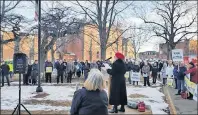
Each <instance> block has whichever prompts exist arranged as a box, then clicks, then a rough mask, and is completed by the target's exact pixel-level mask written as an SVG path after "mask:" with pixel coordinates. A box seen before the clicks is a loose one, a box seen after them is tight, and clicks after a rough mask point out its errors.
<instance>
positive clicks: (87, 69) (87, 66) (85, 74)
mask: <svg viewBox="0 0 198 115" xmlns="http://www.w3.org/2000/svg"><path fill="white" fill-rule="evenodd" d="M89 71H90V64H89V63H88V60H86V62H85V66H84V78H85V80H86V79H87V77H88V73H89Z"/></svg>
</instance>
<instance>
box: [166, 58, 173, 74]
mask: <svg viewBox="0 0 198 115" xmlns="http://www.w3.org/2000/svg"><path fill="white" fill-rule="evenodd" d="M173 69H174V66H173V62H172V61H171V60H170V61H169V62H168V66H167V69H166V75H167V76H168V77H170V78H173Z"/></svg>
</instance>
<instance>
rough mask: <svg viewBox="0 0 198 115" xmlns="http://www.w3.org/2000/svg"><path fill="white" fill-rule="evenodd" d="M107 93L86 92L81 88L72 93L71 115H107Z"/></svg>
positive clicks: (97, 91)
mask: <svg viewBox="0 0 198 115" xmlns="http://www.w3.org/2000/svg"><path fill="white" fill-rule="evenodd" d="M107 107H108V97H107V93H106V92H105V91H104V90H102V91H99V90H96V91H88V90H86V88H84V87H83V88H82V89H80V90H78V91H76V92H75V93H74V97H73V100H72V105H71V110H70V114H71V115H107V114H108V108H107Z"/></svg>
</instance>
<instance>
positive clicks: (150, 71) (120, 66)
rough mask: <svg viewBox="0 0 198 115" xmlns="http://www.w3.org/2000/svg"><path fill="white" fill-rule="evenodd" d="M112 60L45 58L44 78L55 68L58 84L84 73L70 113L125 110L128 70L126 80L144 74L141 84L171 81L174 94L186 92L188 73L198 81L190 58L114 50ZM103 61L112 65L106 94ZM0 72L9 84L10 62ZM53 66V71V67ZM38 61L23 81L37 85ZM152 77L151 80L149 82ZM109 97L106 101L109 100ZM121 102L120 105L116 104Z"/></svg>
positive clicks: (2, 66)
mask: <svg viewBox="0 0 198 115" xmlns="http://www.w3.org/2000/svg"><path fill="white" fill-rule="evenodd" d="M114 59H115V60H114V61H113V63H110V61H109V60H105V61H97V62H95V63H89V62H88V61H87V60H86V61H85V62H79V61H77V60H75V61H74V62H67V61H66V60H56V61H55V62H54V63H52V62H51V61H50V60H47V61H46V62H45V64H44V73H45V75H44V76H45V82H46V83H51V82H52V74H53V73H54V72H55V73H56V74H55V75H56V80H57V84H58V83H59V82H61V83H63V81H64V80H63V79H64V78H66V81H67V83H71V81H72V78H73V77H77V78H80V77H81V76H83V77H84V81H85V82H84V87H83V88H82V89H79V90H77V91H76V92H75V94H74V97H73V100H72V106H71V111H70V113H71V114H96V113H97V114H107V113H108V109H107V106H108V103H109V104H110V105H114V106H113V109H112V110H111V111H109V112H110V113H118V111H120V112H125V108H124V106H125V105H127V90H126V78H125V74H126V72H129V78H128V82H129V84H133V85H135V84H136V85H138V81H131V77H132V74H131V73H132V72H136V73H140V75H141V76H142V77H143V82H144V86H147V85H148V86H151V85H152V84H156V82H157V79H158V80H159V81H162V84H163V85H164V86H165V85H167V79H168V80H170V79H172V81H174V82H175V83H174V84H175V89H177V90H178V92H177V93H176V95H180V94H181V93H182V92H185V91H186V90H187V89H186V88H185V76H186V75H187V74H189V75H190V81H191V82H194V83H196V84H197V83H198V74H197V65H195V64H194V63H192V62H190V63H189V64H184V63H183V62H173V61H171V60H169V61H167V60H166V61H162V60H158V61H149V60H144V61H134V60H133V59H125V57H124V55H123V54H121V53H119V52H118V53H116V54H115V57H114ZM103 63H108V64H109V65H110V66H111V69H107V70H106V72H107V73H108V74H109V75H110V77H111V84H110V95H109V98H108V97H107V94H106V92H105V91H104V89H105V81H104V76H103V74H102V73H101V69H102V67H104V64H103ZM0 68H1V74H2V86H4V78H6V79H7V82H8V86H10V83H9V75H11V74H10V66H9V65H8V64H6V63H5V62H4V61H3V63H2V65H1V67H0ZM55 70H56V71H55ZM38 74H39V72H38V61H37V60H35V61H34V63H33V64H29V65H28V70H27V73H26V74H24V75H23V80H24V81H23V82H24V85H28V84H29V83H31V84H32V85H36V83H37V77H38ZM150 78H152V84H151V83H150ZM192 98H193V94H191V93H190V95H189V97H188V99H192ZM108 100H109V101H108ZM119 105H121V108H120V109H118V108H117V107H118V106H119Z"/></svg>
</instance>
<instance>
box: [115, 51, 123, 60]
mask: <svg viewBox="0 0 198 115" xmlns="http://www.w3.org/2000/svg"><path fill="white" fill-rule="evenodd" d="M115 56H116V57H117V58H118V59H124V58H125V57H124V55H123V54H122V53H120V52H117V53H116V54H115Z"/></svg>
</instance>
